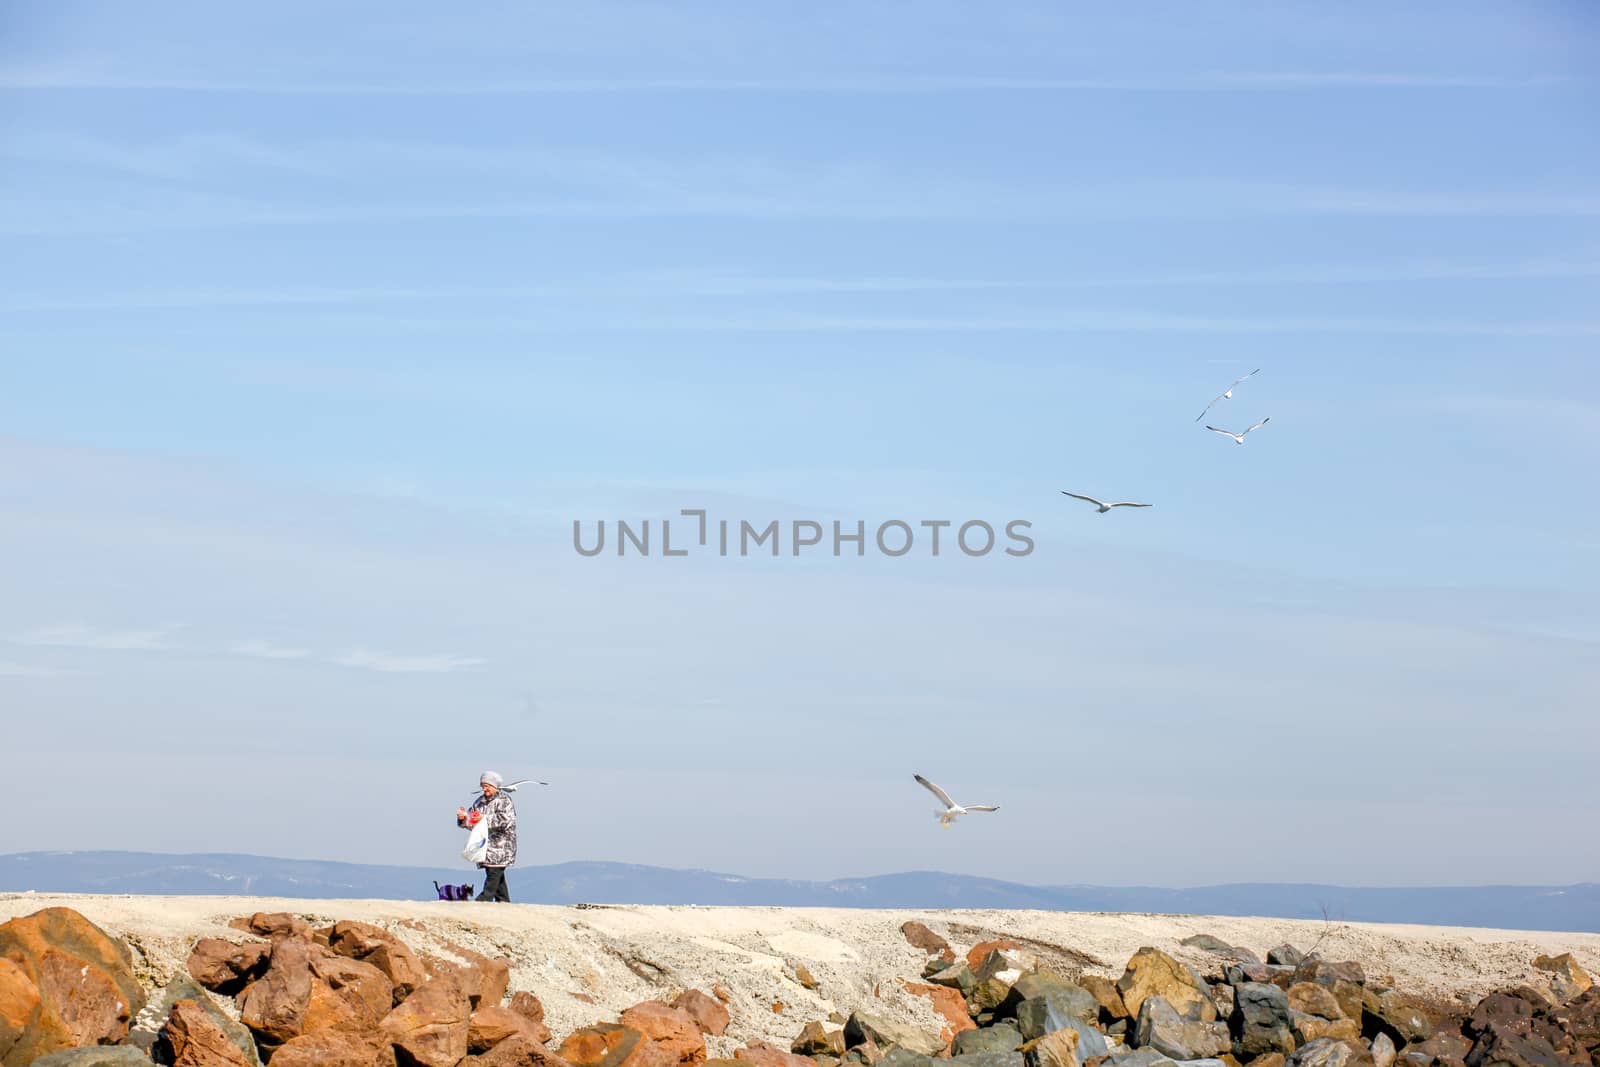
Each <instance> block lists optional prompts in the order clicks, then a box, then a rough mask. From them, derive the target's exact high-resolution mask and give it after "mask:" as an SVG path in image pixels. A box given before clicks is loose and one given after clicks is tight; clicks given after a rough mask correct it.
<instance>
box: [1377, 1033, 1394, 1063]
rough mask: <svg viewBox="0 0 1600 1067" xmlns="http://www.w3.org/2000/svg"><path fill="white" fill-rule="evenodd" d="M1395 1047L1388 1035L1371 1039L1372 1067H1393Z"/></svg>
mask: <svg viewBox="0 0 1600 1067" xmlns="http://www.w3.org/2000/svg"><path fill="white" fill-rule="evenodd" d="M1394 1057H1395V1047H1394V1042H1393V1041H1391V1040H1390V1039H1389V1035H1388V1034H1379V1035H1378V1036H1377V1037H1375V1038H1373V1039H1372V1067H1394Z"/></svg>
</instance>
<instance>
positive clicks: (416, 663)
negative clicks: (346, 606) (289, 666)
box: [328, 649, 488, 674]
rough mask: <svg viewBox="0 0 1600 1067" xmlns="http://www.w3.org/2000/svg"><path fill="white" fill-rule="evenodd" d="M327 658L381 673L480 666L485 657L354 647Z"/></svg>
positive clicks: (448, 670) (438, 671) (440, 671)
mask: <svg viewBox="0 0 1600 1067" xmlns="http://www.w3.org/2000/svg"><path fill="white" fill-rule="evenodd" d="M328 662H329V663H335V664H338V665H339V666H341V667H354V668H356V669H358V670H365V671H379V672H382V673H385V674H449V673H451V672H453V671H463V670H468V669H470V668H472V667H478V666H481V665H482V664H484V663H487V662H488V660H484V659H478V658H475V657H471V656H396V655H392V654H390V653H388V652H372V651H368V650H366V649H357V650H355V651H351V652H345V653H343V654H341V655H338V656H333V657H331V658H330V659H329V660H328Z"/></svg>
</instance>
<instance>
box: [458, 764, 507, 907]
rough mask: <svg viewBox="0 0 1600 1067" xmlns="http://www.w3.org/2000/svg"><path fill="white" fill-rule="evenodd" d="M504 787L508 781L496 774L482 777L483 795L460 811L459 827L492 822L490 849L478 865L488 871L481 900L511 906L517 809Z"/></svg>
mask: <svg viewBox="0 0 1600 1067" xmlns="http://www.w3.org/2000/svg"><path fill="white" fill-rule="evenodd" d="M503 784H504V779H502V778H501V777H500V776H499V775H498V774H496V773H495V772H494V771H484V772H483V774H482V775H480V776H479V778H478V785H479V787H480V788H482V790H483V794H482V795H481V796H479V797H478V798H477V799H476V800H474V801H473V802H472V806H471V807H470V808H457V809H456V825H457V826H460V827H463V828H470V827H473V826H477V825H478V823H479V822H481V821H483V820H488V823H489V848H488V851H486V852H485V853H484V856H483V859H482V860H480V861H479V863H478V866H479V867H482V868H483V870H484V877H483V892H482V893H479V894H478V899H479V900H488V901H492V902H499V903H503V904H509V903H511V894H510V892H508V891H507V890H506V868H507V867H509V866H511V865H512V864H513V863H516V862H517V808H516V805H515V804H513V803H512V801H511V794H510V793H507V792H506V791H505V790H503V789H501V788H500V787H501V786H502V785H503Z"/></svg>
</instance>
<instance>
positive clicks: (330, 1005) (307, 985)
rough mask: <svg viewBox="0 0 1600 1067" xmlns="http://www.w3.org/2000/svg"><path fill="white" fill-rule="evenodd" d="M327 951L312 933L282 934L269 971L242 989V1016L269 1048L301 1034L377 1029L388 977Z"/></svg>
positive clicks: (374, 969)
mask: <svg viewBox="0 0 1600 1067" xmlns="http://www.w3.org/2000/svg"><path fill="white" fill-rule="evenodd" d="M326 953H327V950H326V949H324V948H321V947H320V946H317V945H315V944H313V943H312V942H311V940H310V938H304V939H302V938H297V937H284V938H281V939H279V940H278V941H277V942H276V943H275V944H274V945H273V948H272V958H271V962H270V963H269V964H268V966H267V973H266V974H264V975H262V977H261V979H260V980H259V981H256V982H252V983H251V984H250V985H248V986H246V987H245V989H244V992H242V993H240V994H239V1000H238V1003H239V1021H240V1022H242V1023H244V1025H246V1026H248V1027H249V1028H250V1032H251V1033H253V1034H254V1035H255V1037H256V1041H257V1043H258V1044H260V1045H261V1048H262V1051H263V1052H264V1053H266V1054H269V1055H270V1053H271V1051H272V1050H273V1049H275V1048H277V1046H279V1045H282V1044H283V1043H285V1042H287V1041H290V1040H292V1039H293V1038H296V1037H299V1036H300V1035H301V1034H310V1033H315V1032H316V1031H318V1030H362V1029H372V1028H373V1027H375V1026H376V1025H377V1023H378V1021H379V1020H380V1019H382V1018H383V1013H382V1012H381V1011H379V1010H378V1009H379V1008H381V1007H382V991H383V990H384V989H386V988H387V984H386V983H387V979H385V978H384V977H383V975H382V974H381V973H380V972H379V971H378V970H377V968H375V967H366V966H365V965H363V964H359V963H356V962H355V961H353V960H343V959H340V958H339V957H335V956H328V955H327V954H326ZM357 968H359V970H357ZM335 981H337V982H339V983H340V985H339V987H338V988H335V986H334V985H333V982H335Z"/></svg>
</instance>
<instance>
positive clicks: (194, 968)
mask: <svg viewBox="0 0 1600 1067" xmlns="http://www.w3.org/2000/svg"><path fill="white" fill-rule="evenodd" d="M271 952H272V946H271V945H270V944H268V943H267V942H265V941H246V942H244V943H243V944H234V943H233V942H232V941H224V940H223V939H222V938H220V937H205V938H201V939H200V940H199V941H197V942H195V946H194V950H193V951H191V952H190V953H189V973H190V974H191V975H193V976H194V980H195V981H196V982H199V983H200V984H201V985H202V986H204V987H205V988H207V989H209V990H211V991H212V992H213V993H222V994H224V995H225V996H230V997H231V996H234V995H235V994H237V993H238V992H239V991H240V990H241V989H243V988H244V987H245V986H247V985H249V984H250V983H251V982H254V981H255V980H256V979H257V978H260V977H261V976H262V974H264V973H266V970H267V961H268V958H269V957H270V955H271Z"/></svg>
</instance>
